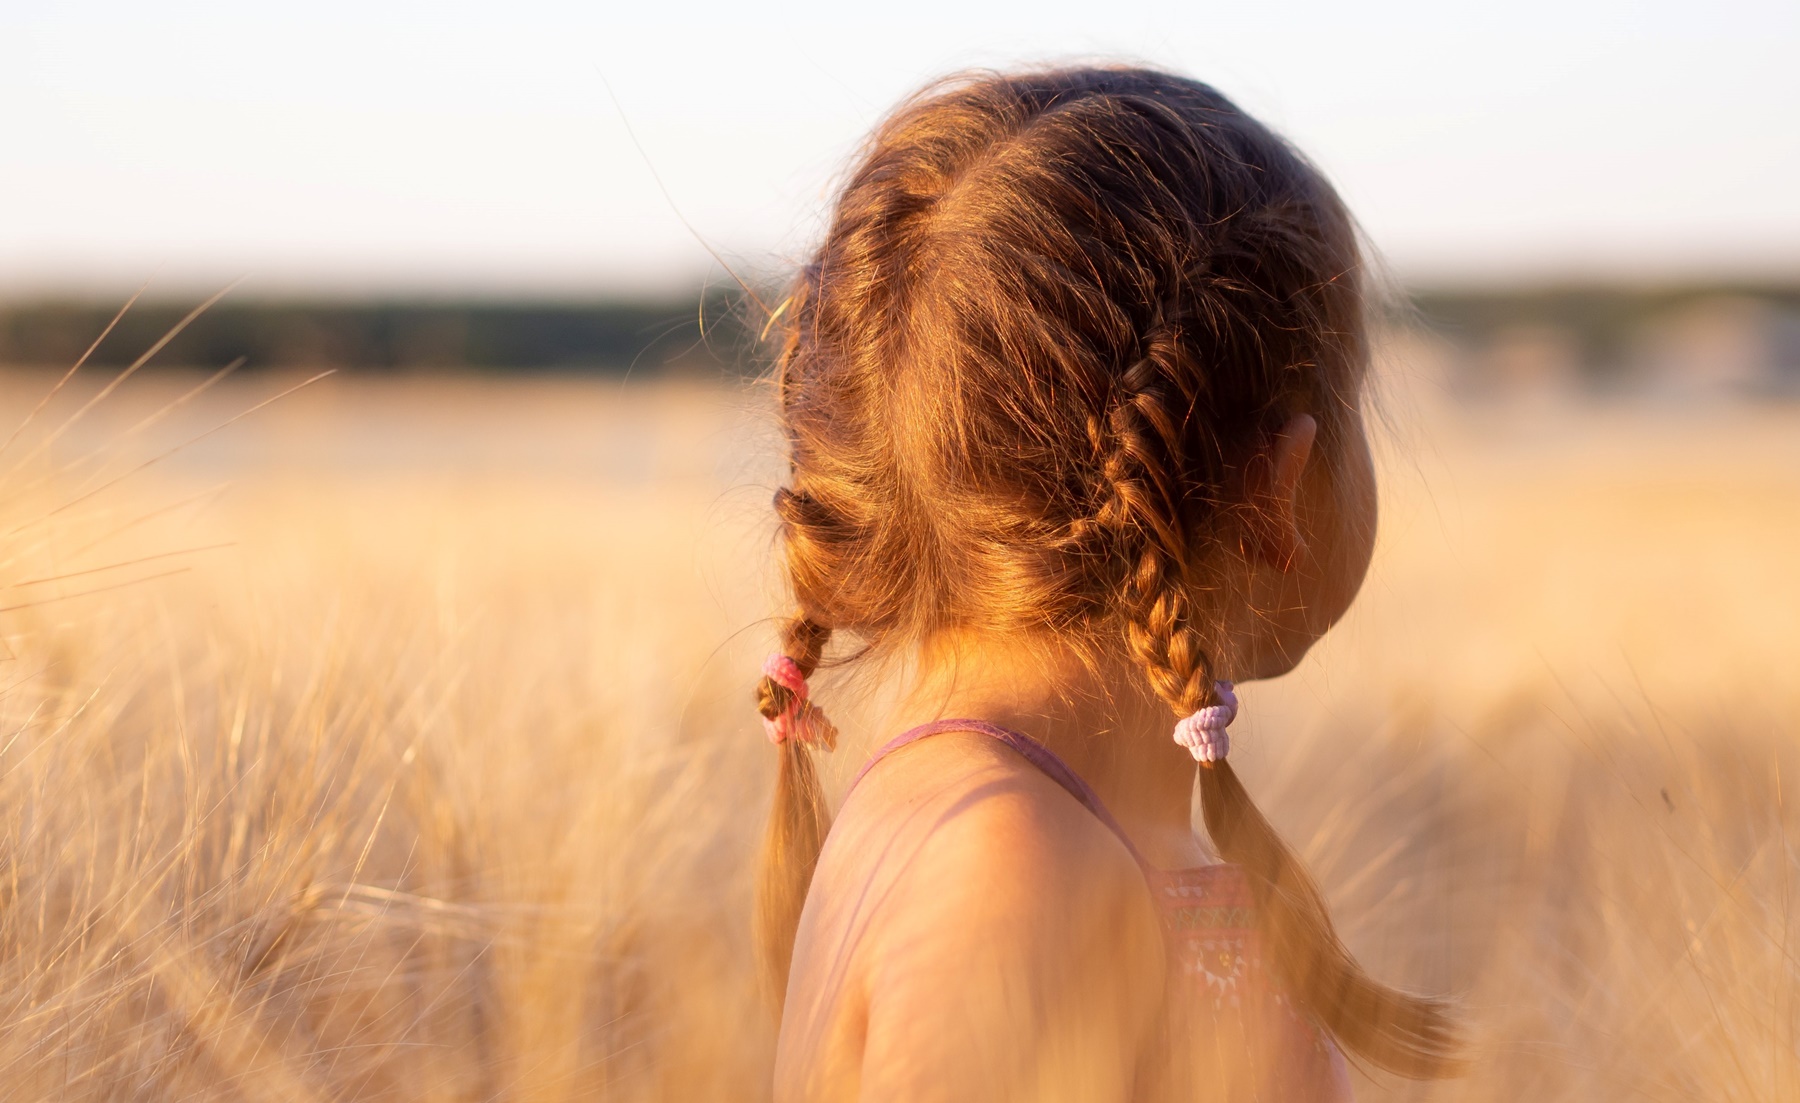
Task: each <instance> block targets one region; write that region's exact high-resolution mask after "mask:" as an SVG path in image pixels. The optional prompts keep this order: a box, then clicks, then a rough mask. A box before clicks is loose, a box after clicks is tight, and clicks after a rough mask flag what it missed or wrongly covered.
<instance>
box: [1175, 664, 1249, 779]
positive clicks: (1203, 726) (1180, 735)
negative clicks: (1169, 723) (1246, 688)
mask: <svg viewBox="0 0 1800 1103" xmlns="http://www.w3.org/2000/svg"><path fill="white" fill-rule="evenodd" d="M1233 688H1234V687H1233V686H1232V684H1231V683H1230V682H1214V683H1213V695H1214V697H1215V698H1217V700H1218V703H1217V704H1212V705H1207V706H1206V707H1205V708H1203V709H1200V710H1198V711H1197V712H1195V713H1194V714H1193V715H1192V716H1184V717H1182V718H1181V719H1180V720H1177V721H1176V722H1175V742H1177V743H1179V744H1181V745H1182V746H1183V747H1186V748H1187V749H1188V751H1189V753H1191V754H1192V755H1193V756H1194V761H1195V762H1198V763H1199V764H1200V765H1202V766H1211V765H1212V764H1213V763H1215V762H1223V761H1225V756H1226V755H1228V754H1230V753H1231V737H1230V736H1229V735H1227V734H1225V729H1226V728H1228V727H1230V726H1231V722H1232V721H1233V720H1236V719H1237V711H1238V702H1237V694H1236V693H1234V692H1232V690H1233Z"/></svg>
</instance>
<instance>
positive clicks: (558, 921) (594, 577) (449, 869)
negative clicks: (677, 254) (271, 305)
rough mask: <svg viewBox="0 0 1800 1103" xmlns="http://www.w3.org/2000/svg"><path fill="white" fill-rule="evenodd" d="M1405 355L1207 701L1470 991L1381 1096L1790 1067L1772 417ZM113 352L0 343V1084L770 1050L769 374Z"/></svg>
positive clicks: (409, 1093) (1642, 1088)
mask: <svg viewBox="0 0 1800 1103" xmlns="http://www.w3.org/2000/svg"><path fill="white" fill-rule="evenodd" d="M1391 374H1392V377H1393V378H1394V379H1395V380H1398V381H1399V382H1397V383H1395V384H1394V385H1392V386H1390V387H1389V388H1388V392H1389V393H1387V394H1386V395H1384V396H1383V398H1382V400H1381V403H1380V406H1381V418H1380V421H1381V423H1382V425H1383V431H1382V438H1383V439H1382V442H1381V446H1380V449H1379V451H1380V466H1381V471H1382V480H1383V530H1382V538H1381V541H1380V544H1379V547H1378V549H1377V558H1376V562H1375V566H1374V568H1373V570H1372V573H1371V576H1370V579H1369V582H1368V584H1367V587H1366V589H1365V591H1364V594H1363V596H1362V598H1361V599H1360V601H1359V603H1358V605H1357V607H1356V608H1355V609H1354V610H1353V611H1352V613H1351V615H1350V617H1349V618H1348V619H1347V620H1346V621H1345V623H1344V624H1343V625H1342V626H1341V627H1340V628H1339V629H1337V630H1336V631H1335V632H1334V633H1333V634H1332V635H1331V636H1329V637H1328V638H1327V639H1326V640H1325V641H1324V642H1323V643H1322V644H1321V645H1320V646H1319V647H1318V648H1317V649H1316V650H1315V652H1314V654H1313V655H1312V656H1311V657H1310V658H1309V659H1308V660H1307V662H1306V663H1305V664H1304V665H1303V666H1302V668H1301V669H1300V670H1299V671H1297V672H1296V673H1295V674H1293V675H1291V676H1289V677H1288V678H1286V679H1283V680H1281V681H1279V682H1275V683H1269V684H1258V685H1253V686H1250V687H1247V690H1246V691H1245V693H1244V699H1245V713H1244V715H1245V720H1244V722H1243V723H1242V725H1241V729H1234V731H1238V730H1241V731H1242V738H1241V740H1238V741H1236V742H1237V744H1238V747H1237V750H1238V753H1237V754H1234V758H1233V761H1234V762H1238V763H1241V768H1242V770H1243V772H1244V774H1245V777H1246V782H1247V784H1249V785H1250V786H1251V787H1252V789H1253V791H1255V792H1256V793H1257V794H1258V796H1259V798H1260V799H1261V801H1262V804H1263V806H1264V807H1265V808H1266V809H1268V810H1269V811H1270V813H1271V815H1272V816H1273V817H1274V818H1275V819H1276V820H1277V822H1278V823H1279V824H1280V825H1281V826H1282V827H1283V828H1284V830H1285V831H1286V832H1287V834H1288V836H1289V838H1290V839H1292V840H1294V841H1295V842H1296V843H1297V844H1298V845H1299V846H1300V847H1301V848H1302V849H1303V851H1304V852H1305V853H1306V855H1307V856H1308V858H1309V860H1310V861H1311V862H1312V865H1313V868H1314V870H1315V872H1316V873H1317V874H1318V875H1319V877H1320V879H1321V881H1322V883H1323V884H1324V886H1325V887H1326V889H1327V891H1328V894H1329V895H1330V897H1331V899H1332V901H1333V904H1334V907H1335V909H1336V912H1337V915H1338V917H1339V920H1340V923H1341V925H1342V927H1343V929H1344V932H1345V935H1346V937H1347V939H1348V940H1349V941H1350V942H1351V944H1352V945H1353V947H1354V948H1355V949H1356V950H1357V951H1358V953H1359V954H1360V955H1361V956H1362V958H1363V960H1364V961H1365V962H1366V963H1367V964H1369V965H1370V966H1371V968H1372V969H1373V970H1374V971H1375V972H1377V973H1378V974H1379V975H1381V976H1383V977H1384V978H1387V979H1389V980H1393V981H1396V982H1401V983H1405V984H1408V985H1412V986H1416V987H1420V988H1424V989H1433V990H1442V991H1448V992H1453V993H1455V994H1456V995H1457V996H1458V997H1459V999H1460V1000H1461V1002H1462V1005H1463V1007H1464V1009H1465V1014H1466V1018H1467V1020H1468V1022H1469V1023H1470V1032H1471V1035H1472V1037H1473V1039H1474V1046H1475V1049H1474V1056H1475V1061H1474V1065H1473V1068H1472V1070H1471V1072H1470V1074H1469V1075H1468V1076H1467V1077H1466V1078H1463V1079H1460V1080H1454V1081H1448V1082H1444V1083H1439V1084H1433V1085H1413V1084H1407V1083H1404V1082H1399V1081H1394V1080H1390V1079H1386V1078H1368V1079H1363V1080H1362V1081H1361V1083H1360V1084H1359V1097H1360V1098H1363V1099H1369V1100H1383V1099H1444V1100H1472V1101H1488V1100H1493V1101H1514V1100H1520V1099H1530V1100H1533V1101H1534V1103H1558V1101H1564V1100H1568V1101H1577V1100H1579V1101H1589V1100H1614V1099H1617V1100H1626V1099H1648V1100H1669V1101H1676V1100H1696V1099H1706V1100H1784V1099H1793V1098H1797V1097H1800V1050H1797V1045H1800V1007H1797V1006H1796V1004H1797V1000H1800V984H1797V982H1800V961H1797V960H1796V956H1795V955H1796V952H1797V949H1796V948H1797V946H1800V923H1797V922H1796V913H1795V903H1796V885H1795V882H1796V881H1800V865H1797V863H1796V854H1795V851H1794V849H1793V848H1792V845H1791V843H1790V840H1791V839H1793V838H1795V837H1797V836H1800V813H1797V812H1796V811H1795V810H1792V809H1791V808H1790V805H1789V802H1788V801H1787V799H1786V796H1785V793H1786V790H1787V788H1789V787H1791V786H1793V785H1794V784H1796V783H1800V674H1796V666H1800V638H1797V633H1800V570H1797V567H1800V551H1797V550H1796V549H1800V408H1797V407H1795V406H1791V405H1790V406H1780V405H1762V406H1755V405H1745V404H1741V403H1732V402H1726V401H1687V402H1682V403H1679V404H1676V403H1671V402H1661V403H1659V402H1655V401H1649V400H1645V401H1637V402H1613V403H1610V404H1606V405H1592V404H1585V405H1584V404H1582V403H1581V402H1578V401H1574V400H1552V399H1548V398H1540V399H1537V400H1532V401H1517V402H1511V403H1489V404H1487V405H1482V406H1457V405H1453V404H1449V403H1447V402H1444V401H1440V400H1439V399H1437V398H1435V397H1434V394H1435V391H1434V389H1433V388H1432V386H1431V385H1430V383H1429V381H1428V380H1422V379H1418V378H1413V375H1415V374H1421V373H1412V374H1409V372H1408V371H1407V370H1406V365H1404V364H1402V365H1399V366H1398V368H1397V369H1396V370H1394V371H1393V372H1392V373H1391ZM114 375H115V373H113V372H110V371H106V372H95V373H92V378H89V377H88V376H89V373H87V372H85V371H84V372H83V373H81V374H78V375H76V376H75V377H74V379H73V380H72V381H71V382H70V383H69V384H68V385H67V386H66V387H64V388H63V389H61V390H60V391H58V392H57V393H55V394H54V396H52V397H51V398H50V400H49V401H48V402H47V403H46V404H44V405H43V407H42V409H41V410H40V409H37V407H38V404H39V402H40V400H41V399H43V398H44V397H45V396H46V395H47V394H49V393H50V392H51V390H52V387H53V385H54V384H55V383H56V378H57V377H56V376H55V375H45V374H41V373H32V372H17V373H12V374H7V375H4V376H0V411H3V412H4V420H0V439H6V436H5V435H6V434H11V433H12V432H13V426H14V425H15V424H23V429H22V430H21V431H20V432H18V433H17V434H16V435H14V436H12V437H11V439H10V440H8V441H7V443H6V445H5V448H4V450H0V480H4V481H3V482H0V486H3V487H4V491H5V493H4V499H3V504H0V531H3V532H4V534H5V535H4V541H3V543H0V1083H3V1084H4V1085H5V1088H6V1090H5V1096H6V1098H7V1099H18V1100H71V1101H81V1100H95V1101H98V1100H158V1101H160V1100H175V1099H182V1100H221V1101H223V1100H245V1101H250V1100H257V1101H260V1100H293V1101H302V1100H307V1101H313V1100H316V1101H326V1100H333V1101H337V1100H358V1101H360V1100H420V1101H428V1100H442V1101H446V1103H448V1101H475V1100H506V1101H513V1100H519V1101H524V1100H532V1101H537V1100H546V1101H547V1100H575V1099H582V1100H586V1099H596V1100H620V1101H636V1100H750V1101H754V1100H757V1099H761V1098H763V1097H765V1095H766V1090H765V1088H764V1083H765V1081H766V1078H767V1077H766V1074H767V1071H768V1066H769V1060H770V1050H771V1045H772V1037H773V1030H772V1026H771V1024H770V1022H769V1021H768V1018H767V1015H766V1013H765V1012H764V1010H763V1005H762V1003H761V1002H760V1001H759V998H758V995H757V993H756V991H755V982H754V975H753V971H752V969H751V967H750V961H749V936H748V922H747V913H748V900H749V893H750V888H751V859H752V856H753V854H754V851H755V849H756V845H757V841H758V835H759V832H760V822H761V815H762V811H763V807H764V803H765V801H766V799H767V789H768V785H769V782H770V780H771V773H772V765H773V764H772V761H771V759H770V755H769V749H768V746H767V744H766V743H765V742H764V740H763V738H762V735H761V732H760V728H759V725H758V723H757V719H756V717H755V716H754V715H753V714H752V712H751V710H750V708H749V705H748V694H749V688H750V685H751V681H752V675H753V673H754V671H755V669H756V666H757V664H758V663H759V661H760V658H761V655H762V654H763V653H764V652H765V651H766V650H767V649H768V643H769V626H768V618H769V616H770V615H771V614H772V613H775V612H778V611H779V609H780V605H779V592H778V590H777V589H776V587H775V586H774V585H773V583H772V576H771V574H770V562H769V550H770V537H771V529H770V525H769V522H768V518H767V514H766V507H767V502H768V495H769V492H770V490H771V489H772V487H773V485H774V480H775V479H776V478H777V477H778V476H779V470H780V468H779V463H778V460H777V459H776V456H775V447H774V446H775V442H774V438H773V436H772V434H771V431H770V429H769V427H768V424H767V422H766V418H765V413H764V411H765V400H766V395H765V394H764V393H763V392H762V391H761V390H760V389H759V388H757V387H756V386H728V385H723V384H719V385H701V384H697V383H691V382H685V383H684V382H663V383H650V382H638V383H622V382H620V381H618V380H573V379H535V380H511V381H497V380H493V379H476V378H452V377H430V378H414V377H404V376H402V377H393V378H383V379H370V378H344V377H332V378H327V379H323V380H319V381H317V382H314V383H312V384H311V385H308V386H305V387H303V388H301V389H299V390H297V391H294V392H293V393H289V394H285V395H282V392H283V391H285V390H287V389H288V388H290V387H292V386H294V385H296V384H299V383H302V382H303V381H304V377H300V376H296V377H293V378H287V377H275V376H271V375H254V376H245V377H233V378H229V379H225V380H223V381H220V382H218V383H216V384H213V385H210V386H204V385H205V384H206V382H207V381H206V377H204V376H201V375H194V374H189V373H185V372H181V371H175V370H159V371H154V372H149V371H147V372H144V373H141V374H140V375H138V376H134V377H132V378H130V379H127V380H125V381H123V382H122V383H121V384H119V385H118V386H117V387H116V388H111V387H110V384H109V380H112V379H113V377H114ZM1408 380H1410V381H1408ZM202 386H204V389H200V390H198V391H197V390H196V389H197V388H200V387H202ZM278 395H280V396H281V397H278V398H276V400H275V401H274V402H272V403H270V404H268V405H266V406H261V407H260V408H258V406H259V404H260V403H262V402H263V401H264V400H265V399H269V398H273V397H276V396H278ZM239 414H245V415H246V416H244V417H242V419H241V420H237V421H233V422H230V423H229V424H225V423H227V422H228V421H230V419H232V418H234V417H236V416H237V415H239ZM28 415H29V416H28ZM220 426H222V427H220ZM215 427H219V428H216V431H213V430H215ZM209 431H210V432H209ZM196 438H197V439H196ZM820 693H821V696H823V697H825V698H826V700H827V701H828V703H829V704H830V706H831V707H832V709H833V712H834V714H836V715H837V716H839V718H840V719H841V720H842V721H843V722H844V724H845V727H846V735H847V738H846V743H845V745H844V746H843V747H841V748H840V749H839V751H838V752H837V754H836V756H835V759H834V761H833V763H832V764H831V767H830V770H831V776H832V777H833V778H835V780H836V782H837V783H838V784H841V783H842V782H843V781H844V780H845V779H846V778H847V776H848V774H849V773H850V772H851V771H852V770H853V768H854V766H855V764H856V762H857V761H858V759H859V757H860V756H861V754H862V753H864V752H865V750H866V748H867V746H868V745H869V743H871V742H872V741H874V740H875V739H876V738H877V737H878V736H880V735H881V734H882V733H883V731H884V730H885V728H884V724H885V723H886V720H885V719H884V718H883V717H882V716H881V715H880V710H879V706H878V705H877V704H876V703H875V702H874V700H873V695H872V694H869V693H867V692H865V691H861V690H860V687H858V686H856V685H853V684H849V685H846V684H839V685H835V686H834V685H833V684H831V683H830V682H829V681H828V682H827V683H826V684H825V685H823V686H822V687H821V689H820Z"/></svg>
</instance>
